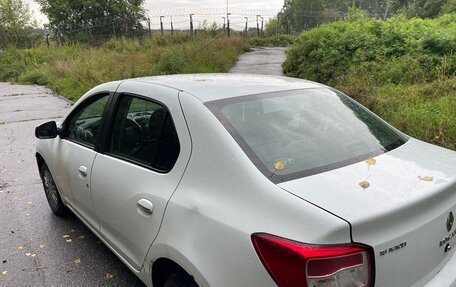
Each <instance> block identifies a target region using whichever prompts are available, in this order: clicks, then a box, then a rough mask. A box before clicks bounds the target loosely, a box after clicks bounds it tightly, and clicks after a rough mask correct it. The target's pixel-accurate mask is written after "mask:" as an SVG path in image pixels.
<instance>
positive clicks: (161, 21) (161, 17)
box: [160, 16, 165, 36]
mask: <svg viewBox="0 0 456 287" xmlns="http://www.w3.org/2000/svg"><path fill="white" fill-rule="evenodd" d="M163 18H165V16H160V31H161V35H162V36H163V20H162V19H163Z"/></svg>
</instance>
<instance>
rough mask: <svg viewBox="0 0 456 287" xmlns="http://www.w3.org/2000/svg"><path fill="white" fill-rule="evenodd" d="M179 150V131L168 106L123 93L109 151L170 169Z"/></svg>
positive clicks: (149, 165) (161, 168)
mask: <svg viewBox="0 0 456 287" xmlns="http://www.w3.org/2000/svg"><path fill="white" fill-rule="evenodd" d="M179 151H180V145H179V139H178V137H177V132H176V129H175V127H174V123H173V120H172V118H171V115H170V113H169V111H168V109H167V108H166V107H165V106H163V105H162V104H159V103H156V102H154V101H151V100H146V99H142V98H138V97H134V96H129V95H122V96H121V97H120V100H119V104H118V105H117V110H116V113H115V117H114V123H113V128H112V133H111V138H110V142H109V148H108V153H110V154H112V155H115V156H119V157H121V158H125V159H127V160H130V161H133V162H136V163H139V164H141V165H143V166H147V167H152V168H153V169H155V170H158V171H160V172H167V171H169V170H171V169H172V167H173V166H174V164H175V163H176V160H177V157H178V156H179Z"/></svg>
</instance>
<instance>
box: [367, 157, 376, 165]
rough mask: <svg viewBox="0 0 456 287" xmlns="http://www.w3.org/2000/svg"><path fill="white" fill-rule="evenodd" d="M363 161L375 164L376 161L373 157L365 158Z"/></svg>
mask: <svg viewBox="0 0 456 287" xmlns="http://www.w3.org/2000/svg"><path fill="white" fill-rule="evenodd" d="M364 162H365V163H367V164H368V165H375V164H376V163H377V161H376V160H375V158H373V157H370V158H368V159H366V160H365V161H364Z"/></svg>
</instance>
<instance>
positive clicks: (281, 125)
mask: <svg viewBox="0 0 456 287" xmlns="http://www.w3.org/2000/svg"><path fill="white" fill-rule="evenodd" d="M205 105H206V106H207V107H208V108H209V109H210V110H211V111H212V112H213V113H214V115H215V116H216V117H217V118H218V119H219V120H220V121H221V122H222V124H223V125H224V126H225V128H226V129H227V130H228V131H229V132H230V134H231V135H232V136H233V137H234V139H235V140H236V141H237V142H238V144H239V145H240V146H241V148H242V149H243V150H244V152H245V153H246V154H247V155H248V156H249V158H250V159H251V160H252V162H253V163H254V164H255V165H256V166H257V167H258V169H259V170H261V172H263V174H264V175H265V176H267V177H268V178H270V180H271V181H273V182H275V183H279V182H283V181H287V180H292V179H296V178H299V177H304V176H309V175H313V174H317V173H321V172H324V171H328V170H332V169H336V168H339V167H342V166H346V165H349V164H352V163H355V162H359V161H362V160H365V159H367V158H368V157H371V156H376V155H379V154H382V153H385V152H387V151H390V150H392V149H395V148H397V147H398V146H400V145H402V144H404V143H405V142H406V140H407V139H406V138H405V137H404V136H401V135H400V134H399V133H397V132H396V131H395V130H394V129H392V128H391V127H389V126H388V125H387V124H385V123H384V122H383V121H382V120H380V119H379V118H378V117H377V116H375V115H374V114H373V113H371V112H370V111H369V110H367V109H366V108H364V107H363V106H361V105H360V104H358V103H356V102H355V101H353V100H352V99H350V98H349V97H347V96H345V95H343V94H341V93H338V92H336V91H334V90H331V89H329V88H318V89H305V90H294V91H286V92H279V93H268V94H260V95H251V96H242V97H236V98H229V99H223V100H217V101H212V102H207V103H205Z"/></svg>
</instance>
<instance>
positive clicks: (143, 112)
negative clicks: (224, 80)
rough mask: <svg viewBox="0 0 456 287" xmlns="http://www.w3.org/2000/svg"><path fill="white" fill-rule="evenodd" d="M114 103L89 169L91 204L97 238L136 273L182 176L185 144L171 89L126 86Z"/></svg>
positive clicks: (187, 149) (188, 145)
mask: <svg viewBox="0 0 456 287" xmlns="http://www.w3.org/2000/svg"><path fill="white" fill-rule="evenodd" d="M115 103H116V104H115V109H114V111H113V114H112V115H111V117H110V121H111V123H110V126H111V127H110V129H109V132H108V134H109V135H108V137H107V138H106V140H105V143H104V144H103V147H104V149H103V150H102V151H101V153H100V154H99V155H98V156H97V158H96V160H95V162H94V165H93V169H92V197H93V204H94V208H95V210H96V214H97V217H98V219H99V222H100V234H101V236H102V237H103V239H104V240H105V241H106V242H108V244H109V245H110V246H111V247H112V248H113V249H114V250H115V251H116V252H117V253H118V254H119V255H120V256H121V257H122V258H123V259H124V261H125V262H126V263H127V264H129V265H130V267H132V268H134V269H135V270H139V269H140V268H141V266H142V264H143V261H144V258H145V255H146V253H147V251H148V249H149V247H150V245H151V244H152V242H153V240H154V238H155V237H156V235H157V233H158V230H159V227H160V223H161V220H162V217H163V214H164V211H165V207H166V204H167V202H168V200H169V199H170V197H171V195H172V194H173V192H174V190H175V189H176V188H177V185H178V184H179V181H180V179H181V177H182V175H183V173H184V170H185V167H186V165H187V162H188V160H189V157H190V150H191V142H190V136H189V133H188V130H187V126H186V124H185V120H184V117H183V113H182V110H181V107H180V105H179V100H178V91H177V90H174V89H170V88H166V87H162V86H158V85H152V84H148V83H142V82H128V81H127V82H124V83H122V84H121V85H120V86H119V88H118V90H117V94H116V99H115Z"/></svg>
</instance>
